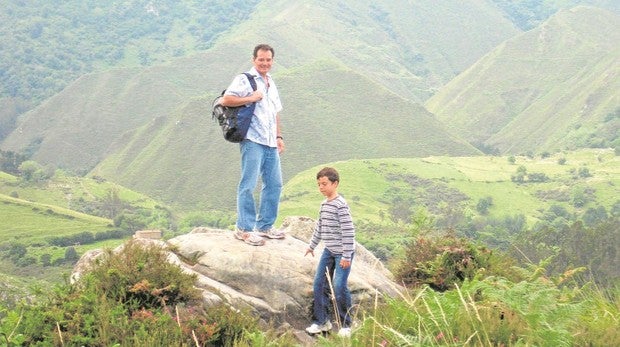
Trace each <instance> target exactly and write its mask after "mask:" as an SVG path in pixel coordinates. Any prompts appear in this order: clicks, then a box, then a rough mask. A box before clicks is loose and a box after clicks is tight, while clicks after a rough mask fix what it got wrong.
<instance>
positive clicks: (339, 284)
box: [313, 248, 353, 327]
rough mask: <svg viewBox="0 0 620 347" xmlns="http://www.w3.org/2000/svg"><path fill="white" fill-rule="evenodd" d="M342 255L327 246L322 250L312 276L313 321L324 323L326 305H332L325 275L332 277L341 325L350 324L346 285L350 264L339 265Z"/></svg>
mask: <svg viewBox="0 0 620 347" xmlns="http://www.w3.org/2000/svg"><path fill="white" fill-rule="evenodd" d="M341 258H342V255H339V254H334V253H332V252H330V251H329V250H328V249H327V248H325V249H324V250H323V254H321V259H320V260H319V265H318V268H317V271H316V275H315V276H314V288H313V290H314V320H315V321H314V322H315V323H316V324H319V325H320V324H324V323H325V322H326V321H327V320H328V318H329V317H328V316H327V315H328V311H327V309H328V307H333V305H332V303H331V302H330V296H331V295H330V294H331V289H330V287H329V282H328V281H327V276H328V273H329V276H330V277H331V279H332V285H333V286H334V296H335V297H336V307H337V308H338V313H337V314H338V316H339V317H340V323H341V324H342V327H350V326H351V316H350V314H351V312H350V311H351V292H349V288H348V287H347V281H348V279H349V273H350V272H351V266H349V267H348V268H346V269H343V268H342V267H340V259H341ZM351 264H353V256H351Z"/></svg>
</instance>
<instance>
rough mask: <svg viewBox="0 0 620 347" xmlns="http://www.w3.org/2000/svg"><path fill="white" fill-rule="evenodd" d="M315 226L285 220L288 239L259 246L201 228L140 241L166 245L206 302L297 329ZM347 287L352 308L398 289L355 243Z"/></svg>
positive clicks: (307, 292) (306, 301)
mask: <svg viewBox="0 0 620 347" xmlns="http://www.w3.org/2000/svg"><path fill="white" fill-rule="evenodd" d="M314 223H315V221H314V220H312V219H310V218H306V217H289V218H287V219H286V220H285V221H284V223H283V225H282V227H283V229H284V231H285V232H286V233H287V237H286V238H285V239H283V240H268V241H267V243H266V245H265V246H262V247H255V246H250V245H247V244H245V243H244V242H241V241H239V240H237V239H235V238H234V237H233V233H232V231H230V230H221V229H212V228H204V227H201V228H196V229H194V230H192V231H191V232H190V233H189V234H184V235H181V236H177V237H174V238H172V239H170V240H167V241H162V240H153V239H142V240H141V241H142V242H148V243H151V242H156V243H160V244H162V245H166V246H167V248H168V249H170V250H171V253H170V256H169V261H171V262H173V263H176V264H178V265H179V266H181V267H182V268H183V269H184V271H187V272H188V273H193V274H196V275H197V278H198V281H197V286H198V287H199V288H201V289H202V291H203V297H204V300H205V302H206V303H217V302H225V303H227V304H229V305H231V306H233V307H236V308H241V307H247V308H249V309H251V310H252V311H254V312H256V313H258V314H259V315H260V317H261V318H263V319H264V320H265V321H268V322H275V323H278V324H285V323H288V324H290V325H292V326H293V327H295V328H298V329H299V328H303V327H304V326H306V325H307V324H309V323H310V317H311V314H310V307H311V303H312V282H313V279H314V274H315V271H316V267H317V263H318V258H319V256H320V254H321V252H322V249H321V248H318V249H316V250H315V257H312V256H310V255H308V256H304V253H305V250H306V248H307V242H308V240H309V239H310V235H311V233H312V229H313V227H314ZM319 247H322V246H319ZM96 254H97V251H93V252H91V254H88V253H87V254H85V255H84V256H83V257H82V259H81V260H80V262H79V263H78V265H76V268H75V271H74V274H73V276H72V278H74V279H76V278H79V273H80V271H83V269H85V268H87V267H86V266H85V265H86V264H88V263H90V262H91V261H92V259H93V256H96ZM349 288H350V289H351V293H352V296H353V302H354V304H361V303H364V302H369V301H370V302H372V301H374V299H375V296H376V295H379V296H383V295H390V296H393V295H397V293H398V290H399V288H398V286H397V285H396V284H395V283H394V282H393V281H392V280H391V274H390V273H389V271H387V270H386V269H385V267H384V266H383V264H382V263H381V262H380V261H379V260H378V259H377V258H376V257H374V256H373V255H372V254H371V253H370V252H368V251H367V250H366V249H365V248H364V247H363V246H361V245H359V244H358V245H357V248H356V255H355V259H354V261H353V265H352V270H351V275H350V277H349Z"/></svg>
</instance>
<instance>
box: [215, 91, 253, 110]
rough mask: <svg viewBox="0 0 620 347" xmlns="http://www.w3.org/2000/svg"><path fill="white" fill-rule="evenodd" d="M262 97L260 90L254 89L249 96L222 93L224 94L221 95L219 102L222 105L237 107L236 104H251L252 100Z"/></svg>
mask: <svg viewBox="0 0 620 347" xmlns="http://www.w3.org/2000/svg"><path fill="white" fill-rule="evenodd" d="M262 98H263V92H261V91H260V90H256V91H254V92H253V93H252V94H250V95H249V96H244V97H240V96H236V95H228V94H224V96H222V98H221V99H220V104H221V105H222V106H228V107H237V106H241V105H246V104H251V103H253V102H257V101H260V100H261V99H262Z"/></svg>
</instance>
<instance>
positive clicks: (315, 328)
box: [306, 321, 332, 335]
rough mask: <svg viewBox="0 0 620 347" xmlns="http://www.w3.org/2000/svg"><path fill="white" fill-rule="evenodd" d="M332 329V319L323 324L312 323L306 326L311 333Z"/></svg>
mask: <svg viewBox="0 0 620 347" xmlns="http://www.w3.org/2000/svg"><path fill="white" fill-rule="evenodd" d="M330 330H332V322H330V321H327V322H325V323H323V324H321V325H319V324H316V323H312V325H311V326H309V327H307V328H306V332H307V333H308V334H311V335H314V334H319V333H324V332H327V331H330Z"/></svg>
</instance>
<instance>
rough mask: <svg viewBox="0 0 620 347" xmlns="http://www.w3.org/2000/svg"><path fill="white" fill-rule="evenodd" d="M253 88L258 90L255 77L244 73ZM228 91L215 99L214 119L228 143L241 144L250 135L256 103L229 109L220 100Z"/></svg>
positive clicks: (213, 107)
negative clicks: (249, 130)
mask: <svg viewBox="0 0 620 347" xmlns="http://www.w3.org/2000/svg"><path fill="white" fill-rule="evenodd" d="M243 74H244V75H245V76H246V77H247V78H248V80H249V81H250V85H251V86H252V90H256V81H255V80H254V75H252V74H250V73H247V72H244V73H243ZM225 92H226V89H224V90H223V91H222V94H221V95H220V96H218V97H217V98H215V99H214V100H213V103H212V105H211V106H212V109H213V111H212V118H213V119H217V122H218V123H219V125H220V127H222V132H223V133H224V138H225V139H226V140H227V141H230V142H235V143H239V142H241V141H243V139H245V135H246V134H247V133H248V129H249V128H250V123H251V122H252V116H253V115H254V107H255V106H256V103H255V102H253V103H251V104H249V105H241V106H237V107H228V106H222V105H220V99H221V98H222V96H224V93H225Z"/></svg>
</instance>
